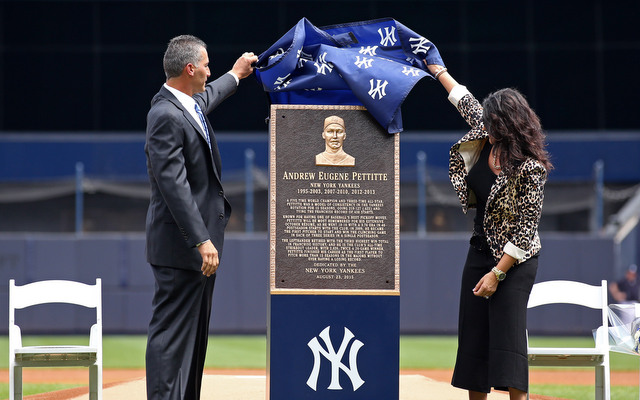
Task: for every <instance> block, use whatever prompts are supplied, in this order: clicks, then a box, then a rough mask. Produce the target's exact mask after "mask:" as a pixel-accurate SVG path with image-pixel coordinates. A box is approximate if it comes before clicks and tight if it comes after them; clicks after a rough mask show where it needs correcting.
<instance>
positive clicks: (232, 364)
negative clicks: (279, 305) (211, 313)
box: [0, 335, 640, 400]
mask: <svg viewBox="0 0 640 400" xmlns="http://www.w3.org/2000/svg"><path fill="white" fill-rule="evenodd" d="M530 340H531V345H532V346H544V347H547V346H549V347H552V346H567V347H580V346H591V345H592V341H591V340H590V339H589V338H585V339H582V338H566V337H564V338H551V337H544V338H535V337H532V338H531V339H530ZM23 342H24V344H25V345H36V344H38V345H47V344H72V343H76V344H77V342H78V338H75V337H68V336H59V337H32V336H27V337H24V338H23ZM145 345H146V337H144V336H106V337H104V339H103V352H104V363H103V364H104V368H105V369H108V368H111V369H119V368H144V352H145ZM266 346H267V343H266V338H265V336H253V335H249V336H244V335H237V336H226V335H214V336H211V337H210V339H209V347H208V352H207V361H206V367H207V368H224V369H226V368H242V369H265V368H266ZM8 348H9V344H8V338H7V337H6V336H4V337H0V368H8V364H9V362H8V357H9V356H8ZM455 352H456V338H455V337H453V336H402V337H401V338H400V368H401V369H448V368H453V364H454V361H455ZM639 363H640V358H638V357H635V356H630V355H625V354H619V353H611V370H612V371H638V366H639ZM561 370H562V369H560V370H559V371H561ZM68 387H71V386H65V385H59V384H55V383H52V384H51V385H32V384H25V386H24V388H25V395H29V394H36V393H45V392H50V391H54V390H59V389H64V388H68ZM8 391H9V386H8V384H0V399H6V398H8V397H9V395H8ZM593 392H594V389H593V386H581V385H577V386H576V385H573V386H571V385H532V386H531V393H536V394H542V395H546V396H554V397H561V398H566V399H575V400H589V399H593V398H594V393H593ZM611 398H613V399H616V400H632V399H634V400H635V399H638V387H629V386H613V387H612V388H611Z"/></svg>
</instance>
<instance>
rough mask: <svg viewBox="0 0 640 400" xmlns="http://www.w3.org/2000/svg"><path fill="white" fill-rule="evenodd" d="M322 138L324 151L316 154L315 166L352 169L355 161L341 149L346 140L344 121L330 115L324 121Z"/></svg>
mask: <svg viewBox="0 0 640 400" xmlns="http://www.w3.org/2000/svg"><path fill="white" fill-rule="evenodd" d="M322 138H323V139H324V143H325V150H324V151H323V152H322V153H320V154H316V165H328V166H334V167H353V166H355V165H356V159H355V158H354V157H353V156H351V155H349V154H347V153H346V152H345V151H344V149H343V147H342V146H343V144H344V140H345V139H346V138H347V130H346V129H345V126H344V120H343V119H342V118H340V117H338V116H335V115H332V116H330V117H327V118H326V119H325V120H324V129H323V131H322Z"/></svg>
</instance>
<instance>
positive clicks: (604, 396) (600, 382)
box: [595, 366, 610, 400]
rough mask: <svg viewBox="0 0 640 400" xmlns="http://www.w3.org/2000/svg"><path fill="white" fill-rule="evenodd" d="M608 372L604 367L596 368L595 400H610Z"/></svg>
mask: <svg viewBox="0 0 640 400" xmlns="http://www.w3.org/2000/svg"><path fill="white" fill-rule="evenodd" d="M608 372H609V371H608V370H607V368H606V367H605V366H598V367H596V397H595V398H596V400H610V394H609V379H608Z"/></svg>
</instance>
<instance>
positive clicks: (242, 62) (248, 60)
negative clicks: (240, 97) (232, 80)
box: [231, 53, 258, 79]
mask: <svg viewBox="0 0 640 400" xmlns="http://www.w3.org/2000/svg"><path fill="white" fill-rule="evenodd" d="M257 61H258V56H256V55H255V54H253V53H244V54H243V55H242V56H240V58H238V59H237V60H236V63H235V64H233V68H231V71H232V72H233V73H234V74H236V76H237V77H238V79H244V78H246V77H247V76H249V75H251V73H252V72H253V67H252V64H254V63H255V62H257Z"/></svg>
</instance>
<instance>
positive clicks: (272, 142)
mask: <svg viewBox="0 0 640 400" xmlns="http://www.w3.org/2000/svg"><path fill="white" fill-rule="evenodd" d="M283 109H285V110H343V111H345V110H347V111H367V109H366V108H365V107H363V106H341V105H306V104H272V105H271V110H270V113H269V114H270V115H269V116H270V120H269V290H270V293H271V294H311V295H369V296H370V295H378V296H381V295H382V296H399V295H400V135H399V134H394V141H393V146H394V151H393V157H394V162H393V169H394V182H393V185H394V195H393V200H394V206H393V209H394V214H395V223H394V228H393V229H394V232H393V235H394V246H393V248H394V281H395V282H394V288H393V289H388V290H385V289H291V288H287V289H281V288H276V220H277V216H276V192H277V185H276V181H277V178H276V158H277V154H276V120H277V118H276V112H277V110H283Z"/></svg>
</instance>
